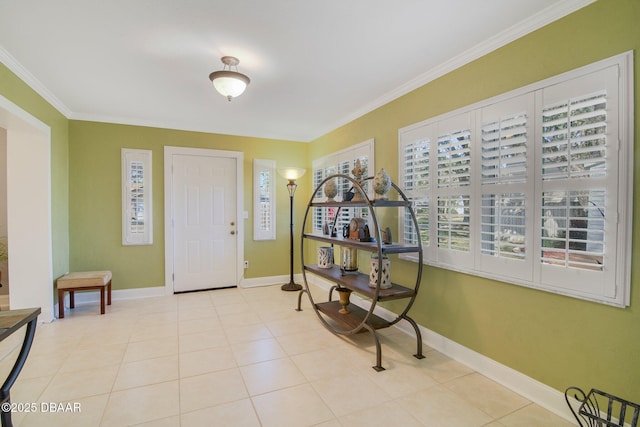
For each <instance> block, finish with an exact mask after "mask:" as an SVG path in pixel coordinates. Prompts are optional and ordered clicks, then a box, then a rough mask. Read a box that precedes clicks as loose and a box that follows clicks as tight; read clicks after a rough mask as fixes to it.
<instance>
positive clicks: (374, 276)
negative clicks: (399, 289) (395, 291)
mask: <svg viewBox="0 0 640 427" xmlns="http://www.w3.org/2000/svg"><path fill="white" fill-rule="evenodd" d="M378 274H379V275H380V289H389V288H391V286H392V285H391V277H390V276H391V261H389V258H387V257H386V256H384V255H383V256H382V263H379V262H378V255H371V269H370V270H369V287H371V288H375V287H376V286H377V285H378Z"/></svg>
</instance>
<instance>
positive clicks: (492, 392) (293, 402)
mask: <svg viewBox="0 0 640 427" xmlns="http://www.w3.org/2000/svg"><path fill="white" fill-rule="evenodd" d="M313 292H314V294H315V293H316V292H318V293H320V292H323V291H321V290H319V289H313ZM296 298H297V292H294V293H290V292H283V291H281V290H280V288H279V286H269V287H260V288H252V289H220V290H215V291H207V292H198V293H189V294H180V295H174V296H169V297H160V298H149V299H144V300H126V301H114V303H113V305H112V306H111V307H108V308H107V313H106V314H105V315H103V316H101V315H99V314H98V307H97V305H96V304H88V305H81V306H76V308H75V309H74V310H72V311H69V310H67V312H66V314H65V318H64V319H63V320H56V321H55V322H53V323H49V324H40V325H38V327H37V332H36V338H35V340H34V345H33V348H32V351H31V353H30V355H29V359H28V360H27V363H26V365H25V368H24V370H23V372H22V373H21V375H20V377H19V378H18V381H17V382H16V384H15V386H14V388H13V389H12V392H11V396H12V401H13V403H14V404H16V405H20V404H22V405H23V407H22V412H14V413H13V420H14V425H16V426H20V427H28V426H48V427H49V426H65V427H70V426H82V427H87V426H105V427H106V426H117V427H122V426H128V425H139V426H143V425H144V426H159V427H163V426H167V427H175V426H187V427H192V426H225V427H226V426H232V427H235V426H238V427H253V426H262V427H287V426H291V427H303V426H322V427H334V426H335V427H339V426H342V427H357V426H368V427H371V426H403V427H410V426H465V427H466V426H491V427H511V426H526V427H535V426H545V427H549V426H558V427H562V426H570V425H571V424H570V423H569V422H567V421H565V420H563V419H561V418H559V417H557V416H556V415H554V414H552V413H550V412H548V411H545V410H544V409H542V408H541V407H539V406H538V405H535V404H533V403H531V402H530V401H528V400H526V399H524V398H523V397H521V396H519V395H518V394H516V393H514V392H512V391H510V390H508V389H506V388H504V387H502V386H500V385H498V384H497V383H495V382H493V381H491V380H489V379H487V378H486V377H483V376H482V375H480V374H478V373H476V372H474V371H472V370H471V369H469V368H467V367H466V366H464V365H462V364H459V363H457V362H455V361H453V360H452V359H450V358H448V357H446V356H444V355H442V354H441V353H438V352H436V351H434V350H431V349H429V348H426V347H425V348H424V351H425V355H426V358H425V359H423V360H417V359H415V358H414V357H412V354H414V353H415V339H414V338H412V337H410V336H407V335H405V334H404V333H402V332H400V331H398V330H396V329H394V328H389V329H386V330H382V331H380V333H381V335H382V338H381V341H382V358H383V360H382V362H383V363H382V364H383V366H384V367H385V368H386V370H385V371H383V372H375V371H374V370H373V369H372V368H371V366H372V365H373V364H375V346H374V345H373V341H372V339H371V337H370V335H369V334H368V333H363V334H358V335H356V336H354V337H353V338H344V337H339V336H335V335H333V334H332V333H330V332H329V331H327V330H326V329H325V328H324V327H323V326H322V324H321V323H320V321H319V320H318V319H317V317H316V314H315V312H314V311H313V310H312V309H311V308H310V304H309V302H308V299H307V298H306V296H305V297H304V300H303V301H304V303H303V309H304V310H303V311H302V312H297V311H295V310H294V308H295V306H296ZM16 335H18V334H16ZM20 339H21V337H15V338H14V339H13V340H5V341H4V342H3V343H2V347H1V348H0V350H1V351H0V354H3V355H6V354H9V356H6V357H5V358H4V360H2V362H0V369H1V372H0V374H1V375H5V376H6V374H7V373H8V370H9V368H10V366H11V365H12V363H13V360H14V359H15V355H16V354H17V349H16V346H17V345H18V344H19V341H20ZM12 347H13V348H14V350H13V351H12V352H10V351H9V350H10V349H11V348H12ZM3 378H4V377H3ZM49 403H54V404H58V405H59V404H63V405H66V404H67V403H71V405H72V406H73V405H74V404H78V406H79V407H80V410H81V411H80V412H60V411H54V410H53V409H57V407H56V405H54V406H53V409H51V408H52V407H51V405H49ZM25 404H27V405H25ZM25 406H26V407H27V408H31V409H32V412H24V410H25ZM15 409H19V408H18V407H17V406H16V408H15Z"/></svg>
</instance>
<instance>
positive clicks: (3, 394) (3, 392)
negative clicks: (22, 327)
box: [0, 317, 38, 427]
mask: <svg viewBox="0 0 640 427" xmlns="http://www.w3.org/2000/svg"><path fill="white" fill-rule="evenodd" d="M37 322H38V317H35V318H34V319H33V320H31V321H30V322H29V323H28V324H27V331H26V332H25V334H24V340H23V341H22V348H21V349H20V354H18V358H17V359H16V362H15V363H14V365H13V368H12V369H11V372H10V373H9V376H7V379H6V380H5V381H4V384H2V388H0V398H1V401H2V403H4V402H11V396H10V390H11V387H12V386H13V383H15V382H16V379H17V378H18V375H19V374H20V371H22V367H23V366H24V362H26V361H27V356H28V355H29V351H30V350H31V344H32V343H33V337H34V335H35V333H36V325H37ZM0 422H1V423H2V427H11V426H13V422H12V421H11V410H9V411H2V410H0Z"/></svg>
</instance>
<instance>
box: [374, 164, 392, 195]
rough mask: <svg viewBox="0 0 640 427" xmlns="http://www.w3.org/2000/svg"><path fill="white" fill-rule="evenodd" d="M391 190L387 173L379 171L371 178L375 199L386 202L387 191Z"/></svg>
mask: <svg viewBox="0 0 640 427" xmlns="http://www.w3.org/2000/svg"><path fill="white" fill-rule="evenodd" d="M390 188H391V177H389V174H388V173H387V171H385V170H384V168H383V169H380V170H379V171H378V173H377V174H376V176H374V177H373V191H374V192H375V193H376V199H378V200H387V196H386V194H387V191H389V189H390Z"/></svg>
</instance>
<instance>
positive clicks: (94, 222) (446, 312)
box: [0, 0, 640, 402]
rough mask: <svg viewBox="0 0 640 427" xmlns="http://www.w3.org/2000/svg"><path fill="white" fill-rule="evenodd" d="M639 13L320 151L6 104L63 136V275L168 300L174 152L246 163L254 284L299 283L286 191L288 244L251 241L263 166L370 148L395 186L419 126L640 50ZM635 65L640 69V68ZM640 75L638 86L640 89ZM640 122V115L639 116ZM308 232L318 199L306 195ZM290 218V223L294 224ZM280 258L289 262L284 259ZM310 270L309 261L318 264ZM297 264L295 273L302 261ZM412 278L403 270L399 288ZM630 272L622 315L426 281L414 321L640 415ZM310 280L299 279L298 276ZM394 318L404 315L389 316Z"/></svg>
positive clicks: (593, 21)
mask: <svg viewBox="0 0 640 427" xmlns="http://www.w3.org/2000/svg"><path fill="white" fill-rule="evenodd" d="M638 22H640V1H638V0H599V1H597V2H596V3H594V4H592V5H590V6H588V7H586V8H584V9H581V10H579V11H577V12H575V13H573V14H571V15H569V16H567V17H565V18H563V19H561V20H559V21H557V22H554V23H552V24H550V25H548V26H546V27H545V28H542V29H540V30H538V31H536V32H534V33H532V34H529V35H527V36H525V37H523V38H521V39H519V40H517V41H515V42H513V43H510V44H509V45H507V46H505V47H503V48H501V49H498V50H496V51H495V52H492V53H491V54H488V55H486V56H484V57H482V58H480V59H478V60H476V61H474V62H473V63H471V64H468V65H466V66H464V67H461V68H460V69H458V70H456V71H454V72H451V73H449V74H447V75H445V76H443V77H441V78H439V79H437V80H435V81H433V82H431V83H429V84H427V85H425V86H423V87H421V88H419V89H417V90H415V91H413V92H411V93H409V94H407V95H405V96H403V97H401V98H399V99H397V100H395V101H393V102H391V103H389V104H387V105H385V106H383V107H381V108H379V109H377V110H375V111H373V112H371V113H369V114H367V115H365V116H363V117H361V118H359V119H357V120H355V121H353V122H351V123H349V124H348V125H345V126H343V127H340V128H338V129H336V130H334V131H332V132H331V133H329V134H327V135H325V136H323V137H321V138H318V139H317V140H315V141H313V142H312V143H311V144H299V143H295V142H287V141H274V140H265V139H257V138H244V137H234V136H226V135H215V134H204V133H197V132H183V131H174V130H166V129H155V128H145V127H135V126H122V125H114V124H104V123H92V122H81V121H69V120H67V119H66V118H65V117H64V116H63V115H61V114H60V113H59V112H57V111H56V110H55V108H53V107H52V106H51V105H50V104H48V103H47V102H46V101H45V100H44V99H42V98H41V97H40V96H38V95H37V94H36V93H35V92H34V91H33V90H31V89H30V88H29V87H28V86H27V85H26V84H25V83H24V82H22V81H21V80H20V79H19V78H17V77H16V76H15V75H14V74H13V73H11V72H10V71H9V70H8V69H7V68H6V67H4V66H3V65H1V64H0V94H1V95H2V96H4V97H6V98H8V99H9V100H11V101H12V102H14V103H15V104H17V105H19V106H20V107H21V108H23V109H25V110H26V111H28V112H29V113H30V114H32V115H34V116H35V117H37V118H38V119H40V120H41V121H43V122H44V123H46V124H48V125H49V126H51V130H52V131H51V134H52V175H53V176H52V205H53V206H52V207H53V214H52V222H53V265H54V276H55V277H57V276H59V275H61V274H62V273H64V272H66V271H68V270H74V269H75V270H81V269H92V268H111V269H113V270H114V287H115V288H116V289H123V288H137V287H148V286H162V285H163V283H164V277H163V275H164V246H163V221H164V217H163V214H164V209H163V203H164V200H163V185H162V184H163V180H162V171H163V164H162V162H163V151H162V150H163V149H162V147H163V146H164V145H172V146H189V147H201V148H213V149H221V150H233V151H243V152H244V153H245V154H244V171H245V175H244V179H245V183H244V190H245V191H244V204H245V210H247V211H248V213H249V219H248V220H245V258H246V259H248V260H249V261H250V265H251V268H250V269H248V270H247V271H246V277H248V278H251V277H264V276H273V275H283V274H287V273H288V256H287V254H288V250H289V241H288V222H289V221H288V215H287V214H284V212H286V211H287V210H288V209H287V208H288V197H287V194H286V191H285V189H284V185H285V181H284V179H282V178H279V180H278V183H277V184H278V188H277V203H278V206H279V210H278V219H277V231H278V235H277V240H276V241H263V242H254V241H253V240H252V224H253V211H252V201H251V200H252V194H253V191H252V162H253V158H266V159H275V160H277V162H278V165H288V164H295V165H299V166H306V167H307V168H308V167H309V165H310V164H311V159H313V158H316V157H320V156H323V155H326V154H328V153H331V152H333V151H335V150H338V149H341V148H344V147H346V146H348V145H352V144H355V143H358V142H361V141H364V140H367V139H369V138H375V140H376V159H377V167H378V168H379V167H385V169H387V170H388V171H389V173H390V174H391V176H392V177H394V178H395V177H397V133H398V129H399V128H401V127H404V126H407V125H409V124H412V123H415V122H418V121H421V120H425V119H427V118H430V117H433V116H436V115H438V114H442V113H444V112H447V111H451V110H454V109H456V108H459V107H462V106H464V105H467V104H470V103H473V102H476V101H480V100H482V99H485V98H488V97H491V96H494V95H497V94H500V93H503V92H506V91H509V90H511V89H515V88H517V87H520V86H523V85H526V84H528V83H532V82H535V81H538V80H541V79H544V78H547V77H550V76H553V75H555V74H558V73H561V72H564V71H568V70H570V69H573V68H576V67H579V66H582V65H586V64H589V63H591V62H594V61H597V60H600V59H603V58H606V57H609V56H612V55H615V54H618V53H621V52H625V51H628V50H632V49H633V50H637V49H638V48H640V25H638ZM636 62H637V61H636ZM639 76H640V67H638V66H637V64H636V68H635V84H636V86H637V85H638V83H639V82H640V79H639V78H638V77H639ZM634 96H635V105H636V106H637V105H639V102H638V101H639V98H640V96H639V95H638V91H637V90H636V93H635V95H634ZM636 111H638V109H637V107H636ZM639 128H640V119H639V117H638V113H637V112H636V118H635V145H636V148H635V165H636V166H635V172H636V174H635V177H634V185H635V187H634V188H635V190H634V192H635V197H634V200H635V203H634V205H635V206H634V224H635V225H634V231H633V233H632V237H631V238H632V239H633V245H634V248H635V250H634V253H633V256H634V259H638V258H639V256H638V253H639V249H638V248H640V246H639V245H640V237H639V235H640V233H638V224H640V202H638V200H640V174H639V173H637V172H638V170H639V169H640V148H639V145H640V142H639V140H640V132H639V131H638V129H639ZM121 147H126V148H143V149H152V150H153V171H154V176H153V179H154V242H155V243H154V244H153V245H151V246H146V247H123V246H122V245H121V237H120V236H121V230H120V217H121V215H120V209H121V198H120V197H121V195H120V148H121ZM299 184H300V185H299V188H298V191H297V193H296V224H298V226H299V224H300V223H301V215H302V213H303V212H304V207H305V205H306V201H307V199H308V197H309V195H310V192H311V188H310V186H311V181H310V174H307V175H306V176H305V177H303V178H302V179H301V180H300V181H299ZM287 213H288V212H287ZM273 254H277V256H274V255H273ZM310 256H311V255H310ZM296 263H297V260H296ZM413 267H415V266H414V265H411V264H410V263H403V262H400V261H395V262H394V269H393V271H394V276H395V275H399V276H402V275H403V274H406V273H405V272H403V270H404V271H410V270H411V269H412V268H413ZM639 269H640V267H638V265H637V263H636V265H634V266H633V271H632V294H631V306H630V307H628V308H626V309H620V308H614V307H609V306H604V305H601V304H595V303H591V302H586V301H582V300H578V299H574V298H568V297H564V296H560V295H554V294H550V293H546V292H541V291H537V290H533V289H528V288H524V287H520V286H515V285H509V284H504V283H500V282H496V281H492V280H487V279H483V278H478V277H472V276H468V275H464V274H459V273H455V272H452V271H448V270H443V269H438V268H432V267H427V268H426V269H425V271H424V280H423V283H422V288H421V294H420V295H419V297H418V300H417V302H416V305H415V306H414V307H413V308H412V311H411V314H412V315H413V316H414V317H415V319H416V320H417V321H418V322H419V323H420V324H422V325H424V326H426V327H427V328H429V329H432V330H434V331H436V332H438V333H440V334H442V335H444V336H446V337H448V338H449V339H452V340H454V341H456V342H458V343H460V344H462V345H465V346H467V347H469V348H471V349H473V350H475V351H478V352H480V353H482V354H484V355H486V356H488V357H490V358H492V359H495V360H496V361H498V362H501V363H503V364H505V365H507V366H510V367H512V368H514V369H516V370H518V371H520V372H522V373H524V374H526V375H529V376H531V377H532V378H535V379H537V380H539V381H541V382H543V383H545V384H548V385H550V386H552V387H554V388H556V389H558V390H564V389H565V388H566V387H567V386H569V385H578V386H581V387H583V388H586V389H589V388H591V387H599V388H601V389H603V390H607V391H610V392H611V393H614V394H618V395H620V396H623V397H625V398H627V399H630V400H633V401H636V402H637V401H640V387H638V384H640V369H638V366H637V360H638V357H640V309H639V308H638V305H639V304H640V296H639V293H638V292H636V289H635V288H636V287H637V285H638V283H639V282H640V278H639V277H640V276H639V274H640V270H639ZM296 270H297V271H299V266H298V267H297V268H296ZM390 307H391V308H393V307H394V306H393V305H391V306H390Z"/></svg>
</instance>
